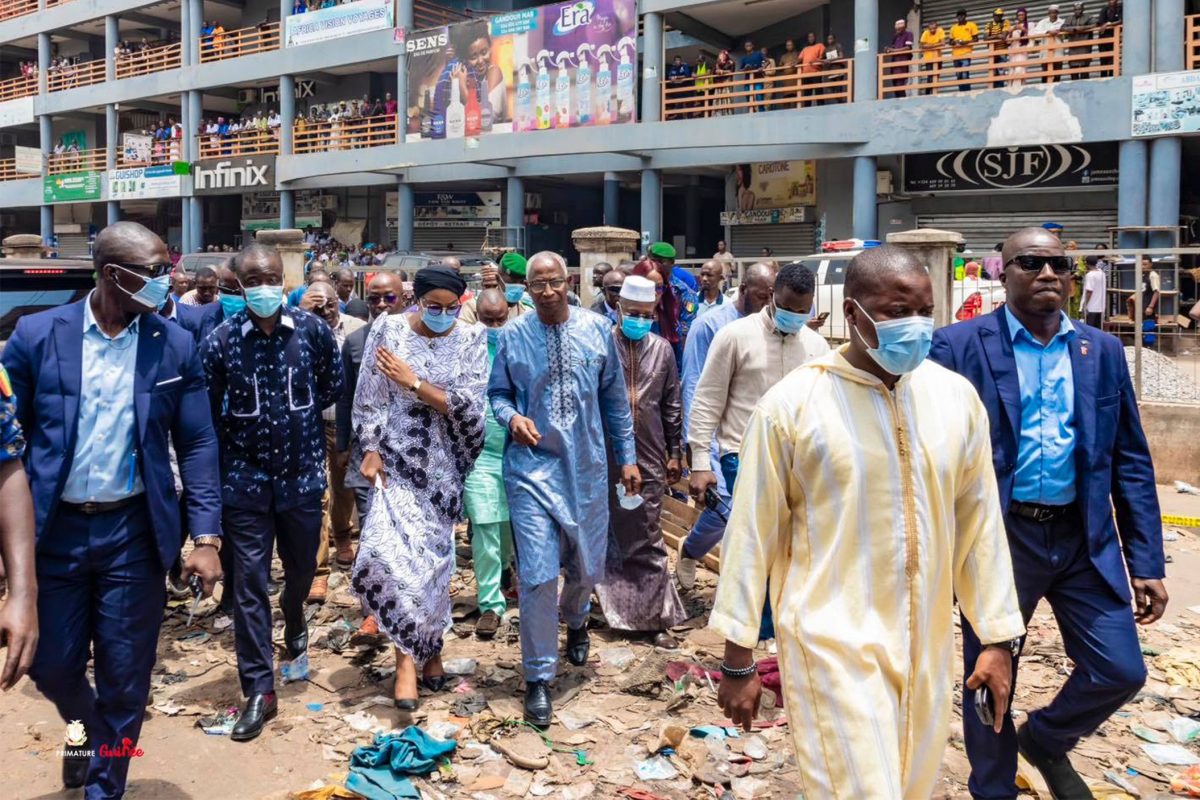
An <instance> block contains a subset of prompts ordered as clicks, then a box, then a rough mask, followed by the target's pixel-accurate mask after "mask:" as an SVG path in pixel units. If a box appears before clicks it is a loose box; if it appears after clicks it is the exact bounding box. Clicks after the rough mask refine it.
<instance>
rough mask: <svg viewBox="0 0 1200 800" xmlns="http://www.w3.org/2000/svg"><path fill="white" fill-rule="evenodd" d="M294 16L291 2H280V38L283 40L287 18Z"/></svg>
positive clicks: (286, 0)
mask: <svg viewBox="0 0 1200 800" xmlns="http://www.w3.org/2000/svg"><path fill="white" fill-rule="evenodd" d="M291 15H292V3H291V0H279V37H280V41H282V40H283V35H284V33H285V31H284V27H285V26H286V25H287V18H288V17H290V16H291Z"/></svg>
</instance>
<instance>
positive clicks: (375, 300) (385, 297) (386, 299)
mask: <svg viewBox="0 0 1200 800" xmlns="http://www.w3.org/2000/svg"><path fill="white" fill-rule="evenodd" d="M399 299H400V296H399V295H398V294H396V293H395V292H389V293H387V294H369V295H367V303H368V305H372V306H377V305H379V304H380V303H387V304H388V305H389V306H390V305H395V303H396V301H397V300H399Z"/></svg>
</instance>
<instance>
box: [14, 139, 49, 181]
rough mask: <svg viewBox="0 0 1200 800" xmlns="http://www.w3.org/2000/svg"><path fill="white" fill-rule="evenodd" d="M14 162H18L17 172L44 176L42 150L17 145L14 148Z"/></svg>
mask: <svg viewBox="0 0 1200 800" xmlns="http://www.w3.org/2000/svg"><path fill="white" fill-rule="evenodd" d="M13 160H14V161H15V162H16V164H15V166H16V169H17V172H22V173H25V174H27V175H41V174H42V151H41V149H40V148H37V147H22V146H21V145H16V146H15V147H13Z"/></svg>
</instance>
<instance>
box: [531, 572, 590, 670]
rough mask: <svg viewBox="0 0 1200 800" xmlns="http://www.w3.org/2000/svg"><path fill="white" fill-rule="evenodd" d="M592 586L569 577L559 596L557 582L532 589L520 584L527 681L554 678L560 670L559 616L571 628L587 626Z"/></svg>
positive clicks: (553, 581) (537, 585) (548, 582)
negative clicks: (557, 670)
mask: <svg viewBox="0 0 1200 800" xmlns="http://www.w3.org/2000/svg"><path fill="white" fill-rule="evenodd" d="M592 588H593V587H592V585H591V584H590V583H588V584H583V583H576V582H574V581H572V580H571V579H570V578H569V577H568V578H567V581H566V583H565V584H564V585H563V589H562V596H561V597H558V580H557V579H556V580H552V581H546V582H545V583H539V584H535V585H533V586H529V585H526V584H525V583H522V584H521V591H520V593H519V595H518V603H519V606H520V609H521V666H522V668H523V671H524V672H525V682H526V683H530V682H532V681H549V680H553V679H554V674H555V672H556V669H557V667H558V616H559V613H560V612H561V613H562V618H563V621H564V622H566V623H567V627H568V628H574V629H579V628H582V627H583V626H584V625H586V624H587V618H588V612H590V611H591V610H592Z"/></svg>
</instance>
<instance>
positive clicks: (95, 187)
mask: <svg viewBox="0 0 1200 800" xmlns="http://www.w3.org/2000/svg"><path fill="white" fill-rule="evenodd" d="M42 198H43V202H46V203H70V202H76V201H80V200H99V199H100V173H99V172H68V173H65V174H63V175H47V176H46V177H45V178H44V179H43V182H42Z"/></svg>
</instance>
